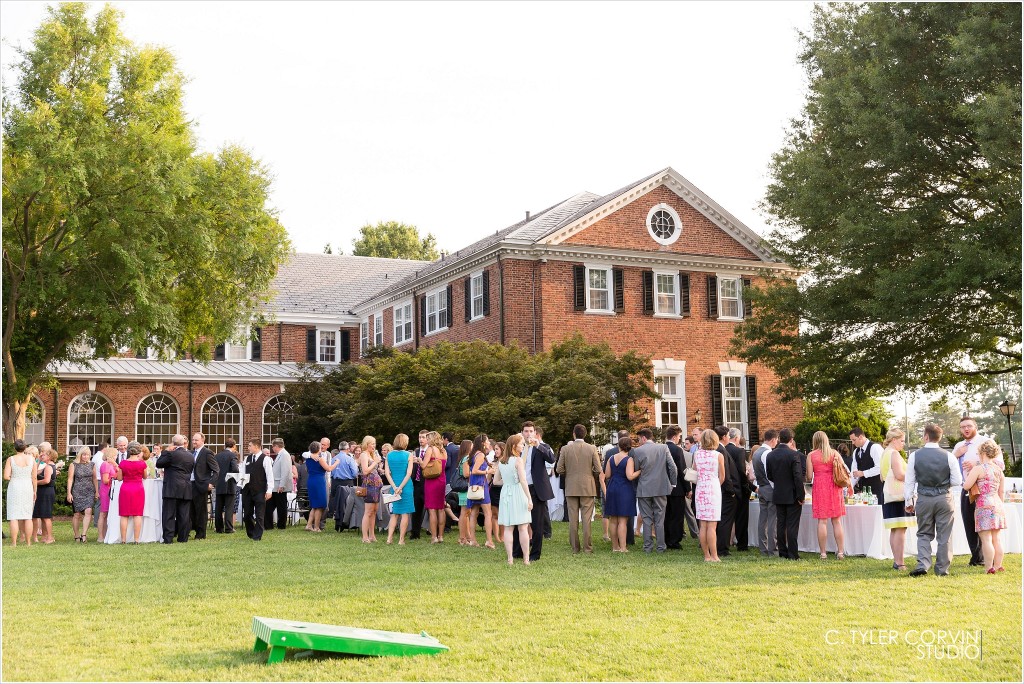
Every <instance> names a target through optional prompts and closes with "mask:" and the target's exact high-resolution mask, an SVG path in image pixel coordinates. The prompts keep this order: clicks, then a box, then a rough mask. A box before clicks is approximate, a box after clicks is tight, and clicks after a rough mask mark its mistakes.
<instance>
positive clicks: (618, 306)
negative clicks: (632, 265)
mask: <svg viewBox="0 0 1024 684" xmlns="http://www.w3.org/2000/svg"><path fill="white" fill-rule="evenodd" d="M612 288H613V289H614V291H615V313H623V312H624V311H625V310H626V293H625V291H624V289H623V273H622V269H621V268H613V269H612Z"/></svg>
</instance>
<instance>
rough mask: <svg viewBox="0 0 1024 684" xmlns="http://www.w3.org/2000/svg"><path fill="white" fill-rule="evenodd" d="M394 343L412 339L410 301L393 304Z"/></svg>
mask: <svg viewBox="0 0 1024 684" xmlns="http://www.w3.org/2000/svg"><path fill="white" fill-rule="evenodd" d="M394 311H395V345H396V346H397V345H399V344H405V343H406V342H409V341H410V340H412V302H407V303H405V304H400V305H397V306H395V308H394Z"/></svg>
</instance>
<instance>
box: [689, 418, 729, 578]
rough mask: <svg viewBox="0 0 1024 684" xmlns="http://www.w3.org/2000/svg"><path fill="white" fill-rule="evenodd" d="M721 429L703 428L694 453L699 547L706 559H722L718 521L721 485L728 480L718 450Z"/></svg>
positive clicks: (720, 510) (712, 561)
mask: <svg viewBox="0 0 1024 684" xmlns="http://www.w3.org/2000/svg"><path fill="white" fill-rule="evenodd" d="M718 444H719V441H718V433H716V432H715V431H714V430H704V431H703V432H702V433H700V443H699V444H698V445H697V451H696V452H695V453H694V454H693V467H694V469H695V470H696V471H697V488H696V493H695V494H694V495H693V501H694V509H695V512H696V517H697V520H699V521H700V533H699V536H700V550H701V551H703V552H704V562H705V563H719V562H721V559H720V558H719V557H718V523H719V521H720V520H721V519H722V485H723V484H724V483H725V457H724V456H723V455H722V452H720V451H719V450H718Z"/></svg>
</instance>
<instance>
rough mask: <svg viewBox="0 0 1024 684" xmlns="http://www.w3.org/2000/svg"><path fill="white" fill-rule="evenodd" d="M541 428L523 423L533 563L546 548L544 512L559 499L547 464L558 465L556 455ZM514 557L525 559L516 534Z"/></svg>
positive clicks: (513, 548) (531, 560) (513, 543)
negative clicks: (530, 509) (541, 438)
mask: <svg viewBox="0 0 1024 684" xmlns="http://www.w3.org/2000/svg"><path fill="white" fill-rule="evenodd" d="M536 428H537V426H536V425H534V424H533V422H532V421H529V420H528V421H526V422H525V423H523V439H524V440H525V445H524V446H523V465H524V466H525V467H526V484H527V485H528V486H529V489H530V498H531V499H533V510H532V511H530V529H531V530H532V531H533V536H532V537H531V538H530V562H531V563H532V562H534V561H537V560H540V553H541V550H542V549H543V547H544V513H543V512H544V511H546V510H547V509H548V503H547V502H548V501H551V499H553V498H555V494H554V492H553V491H551V480H550V479H549V478H548V473H547V468H546V466H545V465H544V464H545V463H554V462H555V452H554V451H552V450H551V447H549V446H548V445H547V444H544V443H543V442H541V441H540V439H539V438H538V437H537V429H536ZM513 537H514V538H513V541H512V557H513V558H522V557H523V549H522V547H521V546H520V545H519V535H518V534H516V535H513Z"/></svg>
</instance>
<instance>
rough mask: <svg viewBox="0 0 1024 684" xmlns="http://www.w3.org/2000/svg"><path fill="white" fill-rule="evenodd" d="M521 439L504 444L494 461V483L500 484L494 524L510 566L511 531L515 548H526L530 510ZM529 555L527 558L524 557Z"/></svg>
mask: <svg viewBox="0 0 1024 684" xmlns="http://www.w3.org/2000/svg"><path fill="white" fill-rule="evenodd" d="M522 453H523V436H522V435H520V434H515V435H512V436H511V437H509V438H508V441H507V442H506V443H505V448H504V449H503V450H502V452H501V456H500V457H498V474H497V476H496V478H495V479H496V480H500V482H501V501H500V503H499V505H498V524H500V525H503V526H504V527H505V529H504V534H503V541H504V542H505V554H506V555H507V556H508V564H509V565H512V563H513V561H512V528H513V527H515V528H516V529H517V530H518V531H519V545H520V546H522V548H524V549H525V548H529V546H530V520H531V516H530V511H532V510H533V497H531V496H530V489H529V487H528V486H527V484H526V467H525V466H524V465H523V458H522ZM527 555H529V554H527ZM523 564H524V565H529V564H530V559H529V558H525V557H524V558H523Z"/></svg>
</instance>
